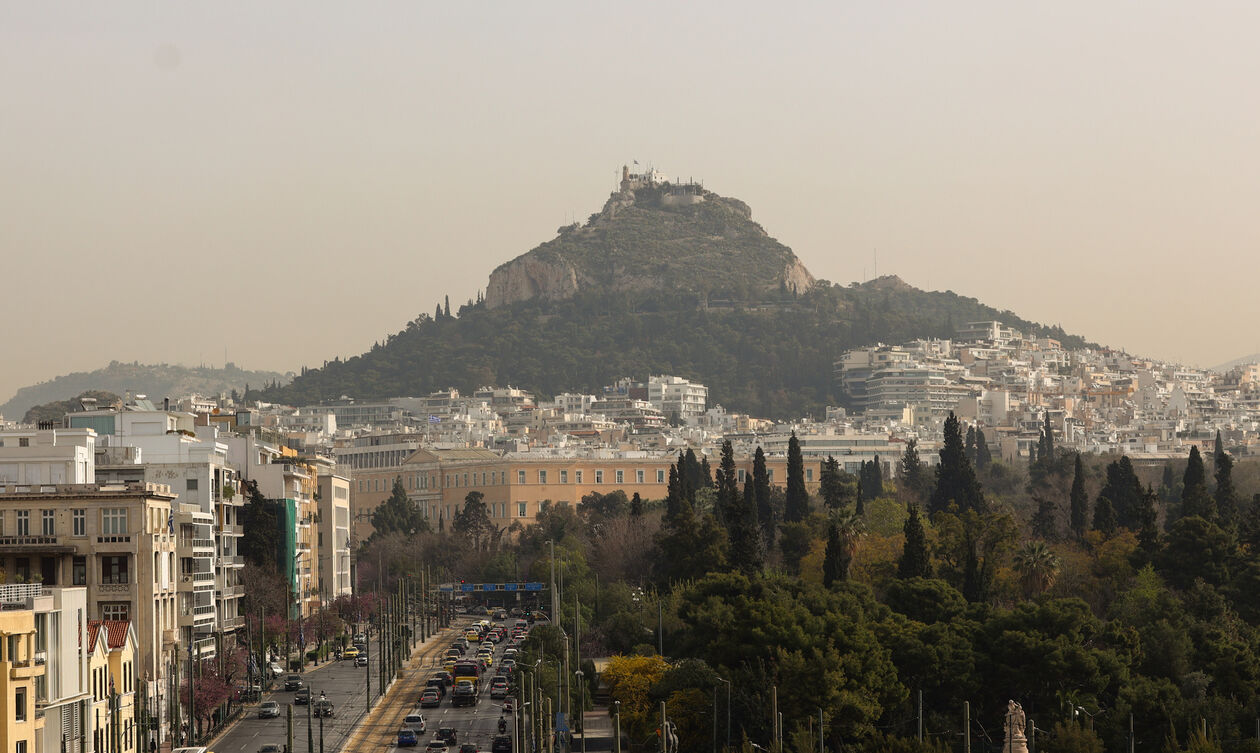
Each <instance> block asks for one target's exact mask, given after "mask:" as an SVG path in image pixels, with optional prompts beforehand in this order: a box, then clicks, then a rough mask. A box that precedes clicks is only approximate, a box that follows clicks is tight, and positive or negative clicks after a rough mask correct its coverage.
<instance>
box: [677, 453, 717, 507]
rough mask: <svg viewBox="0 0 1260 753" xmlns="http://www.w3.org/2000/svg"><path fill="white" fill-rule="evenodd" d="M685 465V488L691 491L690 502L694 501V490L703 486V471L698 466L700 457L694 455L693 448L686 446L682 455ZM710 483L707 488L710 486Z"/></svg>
mask: <svg viewBox="0 0 1260 753" xmlns="http://www.w3.org/2000/svg"><path fill="white" fill-rule="evenodd" d="M684 460H685V463H684V465H685V467H686V469H687V488H688V489H689V490H690V491H691V497H690V499H691V504H693V505H694V504H695V503H696V492H697V491H699V490H700V489H702V488H704V472H703V469H701V467H700V459H699V458H697V457H696V452H695V450H693V449H691V448H690V447H688V448H687V454H686V455H685V456H684ZM712 486H713V485H712V484H710V485H709V488H712Z"/></svg>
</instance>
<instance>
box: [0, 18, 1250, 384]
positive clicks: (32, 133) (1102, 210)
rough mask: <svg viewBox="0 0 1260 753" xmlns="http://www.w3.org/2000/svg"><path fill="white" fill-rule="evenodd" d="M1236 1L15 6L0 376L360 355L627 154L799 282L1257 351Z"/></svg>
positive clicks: (579, 214)
mask: <svg viewBox="0 0 1260 753" xmlns="http://www.w3.org/2000/svg"><path fill="white" fill-rule="evenodd" d="M1257 16H1260V8H1256V7H1253V6H1248V5H1238V4H1228V3H1196V4H1193V5H1187V4H1179V3H1171V2H1153V3H1146V4H1143V5H1141V6H1140V7H1135V6H1129V5H1114V6H1109V5H1106V4H1103V5H1099V4H1095V3H1083V2H1071V3H1058V4H1055V5H1053V6H1052V7H1038V8H1033V7H1025V6H1022V5H1019V4H1014V5H1012V4H1009V3H998V2H975V3H965V4H949V5H941V4H936V3H926V2H919V3H903V4H863V5H859V6H856V7H847V6H824V5H806V4H801V5H786V6H785V5H782V4H775V5H774V6H773V7H770V6H765V5H762V4H752V3H702V4H687V5H685V6H678V5H676V4H666V3H636V4H634V5H633V7H617V8H612V7H602V6H592V5H590V4H586V3H554V4H547V5H544V6H537V5H529V6H520V5H508V4H503V5H487V6H478V7H469V6H466V5H463V4H453V5H449V6H435V5H431V4H425V5H415V4H404V3H395V4H382V5H376V6H369V7H366V8H365V7H363V6H358V5H356V6H353V7H351V6H329V7H323V8H319V9H317V10H316V9H313V8H312V7H310V6H307V5H299V4H295V3H267V4H261V5H244V6H239V7H234V8H232V9H230V11H229V10H227V9H224V8H223V7H221V6H186V5H167V4H164V5H157V6H151V5H143V6H142V5H140V4H127V3H123V4H109V5H96V6H93V5H86V6H68V5H52V4H43V3H40V4H31V3H5V4H4V5H2V6H0V89H2V90H3V91H4V92H5V96H4V97H3V98H2V99H0V124H2V125H0V133H3V138H0V167H2V168H3V172H4V175H5V180H4V181H3V182H0V201H2V202H3V204H4V206H5V208H6V209H5V214H6V219H5V221H4V222H2V223H0V245H2V246H3V248H4V259H5V264H4V265H3V269H4V270H5V273H6V274H5V279H6V281H7V283H8V285H7V291H6V295H5V296H4V303H3V304H0V314H2V315H3V317H4V320H5V322H6V326H5V328H4V330H3V333H4V334H3V338H2V339H0V344H2V345H3V346H4V352H5V354H6V359H5V360H6V364H5V367H4V369H3V370H0V398H6V397H8V396H9V395H11V394H12V393H13V391H14V390H15V389H17V388H18V387H21V386H23V385H26V384H30V383H33V382H36V381H40V380H44V379H49V378H52V377H54V376H56V375H58V374H63V373H66V372H69V371H74V370H84V369H91V368H95V367H98V366H101V365H103V364H104V363H106V362H107V361H109V360H111V359H118V360H124V361H131V360H139V361H141V362H159V361H167V362H180V363H186V364H191V365H195V364H197V363H201V362H206V363H215V364H218V363H220V362H221V361H222V360H223V359H224V355H225V349H226V356H227V358H228V360H232V361H234V362H236V363H238V364H241V365H243V366H246V367H249V368H272V369H279V370H288V369H292V370H296V369H298V368H299V367H300V366H303V365H311V366H317V365H319V364H320V363H321V362H322V361H323V360H324V359H326V358H329V359H330V358H332V357H334V356H342V357H345V356H350V355H354V354H357V353H360V352H362V351H364V350H366V349H367V348H369V347H370V346H371V344H372V343H373V342H374V341H376V340H379V339H381V338H382V337H383V336H384V335H385V334H386V333H389V332H393V331H396V330H398V329H400V328H402V327H403V326H404V325H405V323H406V322H407V321H408V320H409V319H411V318H413V317H415V316H416V315H417V314H418V313H421V312H431V311H432V310H433V307H434V304H435V303H436V302H438V301H440V300H441V299H442V297H443V296H444V295H449V296H450V297H451V301H452V304H453V305H458V304H459V303H461V302H463V301H465V300H467V299H470V298H474V297H475V296H476V294H477V291H478V290H479V289H482V288H483V287H484V285H485V282H486V276H487V274H488V273H489V272H490V271H491V270H492V269H493V268H494V267H495V266H497V265H498V264H500V263H502V262H504V261H507V260H509V259H511V258H512V257H514V256H516V255H518V254H520V253H522V252H524V251H526V250H528V249H530V248H532V247H534V246H535V245H537V244H538V243H540V242H542V241H544V240H547V239H549V238H551V237H552V236H553V235H554V233H555V230H556V228H557V227H558V226H560V225H564V224H568V223H570V222H574V221H580V220H584V219H585V218H586V216H587V215H589V214H590V213H592V212H595V211H597V210H598V209H599V208H600V205H601V204H602V202H603V201H604V199H605V198H606V196H607V194H608V192H609V191H610V190H612V189H613V187H614V185H615V176H616V175H617V172H618V170H619V168H620V166H621V165H622V164H623V163H629V162H631V161H632V160H638V161H639V162H640V163H641V164H644V165H648V164H650V165H654V166H655V167H657V168H659V169H661V170H663V171H665V172H666V173H668V174H672V175H678V176H681V177H683V178H696V179H698V180H703V181H704V183H705V186H706V187H707V188H709V189H711V190H713V191H716V192H718V193H720V194H723V195H726V196H733V197H737V198H739V199H741V200H743V201H746V202H747V203H748V204H749V205H750V206H751V207H752V209H753V218H754V219H755V220H757V221H758V222H760V223H761V224H762V225H763V226H764V227H765V228H766V229H767V231H768V232H769V233H770V234H772V235H774V236H776V237H777V238H779V239H780V240H781V241H782V242H784V243H785V244H787V245H789V246H790V247H791V248H792V249H793V250H794V251H795V252H796V253H797V254H798V255H799V256H800V258H801V260H802V261H803V262H804V263H805V265H807V266H808V267H809V269H810V270H811V271H812V272H813V273H814V274H815V275H816V276H818V277H820V278H824V279H828V280H831V281H833V282H841V283H848V282H852V281H861V280H863V279H866V278H869V277H871V276H872V275H873V274H875V271H876V258H878V262H877V264H878V273H879V274H896V275H898V276H900V277H901V278H902V279H904V280H905V281H907V282H908V283H910V284H912V285H915V286H918V287H921V288H925V289H932V290H947V289H948V290H954V291H956V292H958V293H960V294H963V295H967V296H972V297H975V298H978V299H979V300H981V301H983V302H985V303H987V304H990V305H993V306H996V307H998V308H1008V309H1011V310H1013V311H1014V312H1016V313H1017V314H1019V315H1020V316H1023V317H1026V318H1028V319H1032V320H1036V321H1042V322H1046V323H1050V324H1056V323H1057V324H1060V325H1062V326H1063V328H1064V329H1065V330H1067V331H1068V332H1071V333H1077V334H1081V335H1084V336H1086V337H1087V338H1089V339H1090V340H1094V341H1097V342H1101V343H1104V344H1107V345H1112V346H1117V347H1123V348H1126V349H1128V350H1130V351H1131V352H1135V353H1140V354H1145V355H1151V356H1158V357H1163V358H1169V359H1178V360H1183V361H1185V362H1187V363H1191V364H1197V365H1201V366H1211V365H1215V364H1217V363H1220V362H1223V361H1227V360H1230V359H1233V358H1235V357H1238V356H1242V355H1245V354H1247V353H1251V352H1255V351H1260V344H1258V343H1257V341H1256V339H1255V338H1254V337H1248V335H1246V334H1244V335H1243V337H1241V338H1239V337H1238V336H1237V335H1236V330H1237V328H1236V327H1235V326H1232V323H1233V322H1234V321H1251V320H1255V319H1256V318H1257V316H1260V302H1257V299H1256V297H1255V295H1254V292H1253V286H1252V284H1251V278H1252V276H1253V273H1254V272H1255V270H1256V267H1257V265H1256V262H1255V260H1254V259H1255V256H1254V253H1253V246H1254V245H1255V236H1256V234H1257V227H1256V224H1255V222H1254V209H1253V207H1252V206H1251V204H1252V201H1251V200H1252V197H1254V196H1255V195H1256V192H1257V191H1256V189H1257V188H1260V186H1257V183H1258V182H1260V177H1258V176H1260V171H1258V170H1256V162H1257V161H1258V159H1260V148H1258V147H1257V145H1256V140H1255V138H1254V134H1255V133H1256V131H1257V125H1258V123H1257V121H1258V120H1260V103H1258V102H1257V98H1256V96H1255V95H1254V94H1253V93H1252V91H1253V87H1252V86H1251V83H1252V82H1253V81H1254V80H1256V74H1257V73H1258V72H1260V71H1258V70H1257V69H1258V68H1260V56H1258V55H1257V54H1256V51H1255V47H1254V41H1253V40H1252V39H1251V36H1252V34H1251V32H1252V30H1253V29H1254V28H1256V22H1257V21H1258V20H1260V18H1257ZM292 323H301V324H304V325H306V326H304V327H303V328H299V330H297V331H295V330H293V329H290V328H288V327H287V326H286V325H289V324H292ZM276 332H284V333H285V335H284V336H276V335H275V334H274V333H276ZM295 332H300V333H299V334H295ZM268 333H273V334H272V335H268Z"/></svg>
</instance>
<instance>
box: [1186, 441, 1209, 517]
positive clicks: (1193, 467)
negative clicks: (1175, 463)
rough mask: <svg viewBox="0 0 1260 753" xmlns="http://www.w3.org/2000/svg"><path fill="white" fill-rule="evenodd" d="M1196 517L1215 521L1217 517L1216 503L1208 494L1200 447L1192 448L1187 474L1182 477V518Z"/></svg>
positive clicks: (1187, 464) (1187, 463) (1187, 462)
mask: <svg viewBox="0 0 1260 753" xmlns="http://www.w3.org/2000/svg"><path fill="white" fill-rule="evenodd" d="M1195 516H1198V517H1200V518H1203V519H1204V520H1209V521H1210V520H1213V519H1214V518H1215V517H1216V502H1215V501H1214V500H1213V499H1212V497H1211V495H1209V494H1208V490H1207V472H1206V470H1205V469H1204V467H1203V456H1202V455H1200V454H1199V448H1198V447H1194V446H1191V447H1190V457H1189V459H1188V460H1187V461H1186V472H1185V474H1184V475H1182V477H1181V517H1183V518H1190V517H1195Z"/></svg>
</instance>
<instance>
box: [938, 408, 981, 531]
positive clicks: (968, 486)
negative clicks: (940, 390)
mask: <svg viewBox="0 0 1260 753" xmlns="http://www.w3.org/2000/svg"><path fill="white" fill-rule="evenodd" d="M951 504H954V505H957V506H958V510H959V511H960V512H965V511H967V510H975V511H976V512H979V513H983V512H985V502H984V494H983V493H982V492H981V490H980V482H979V481H977V480H976V473H975V469H973V468H972V467H971V462H970V461H969V460H967V455H966V450H965V449H964V447H963V435H962V429H961V428H960V426H959V422H958V418H957V417H956V416H955V415H954V414H953V412H952V411H951V412H950V414H949V418H947V419H945V441H944V444H943V445H942V446H941V449H940V463H939V464H937V466H936V488H935V489H934V490H933V491H932V497H931V500H930V501H929V503H928V510H929V511H930V512H932V513H933V514H935V513H937V512H941V511H943V510H947V509H949V506H950V505H951Z"/></svg>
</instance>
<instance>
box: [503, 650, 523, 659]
mask: <svg viewBox="0 0 1260 753" xmlns="http://www.w3.org/2000/svg"><path fill="white" fill-rule="evenodd" d="M518 653H520V652H519V651H518V650H516V649H515V648H506V649H504V650H503V658H504V659H515V658H516V655H517V654H518Z"/></svg>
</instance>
